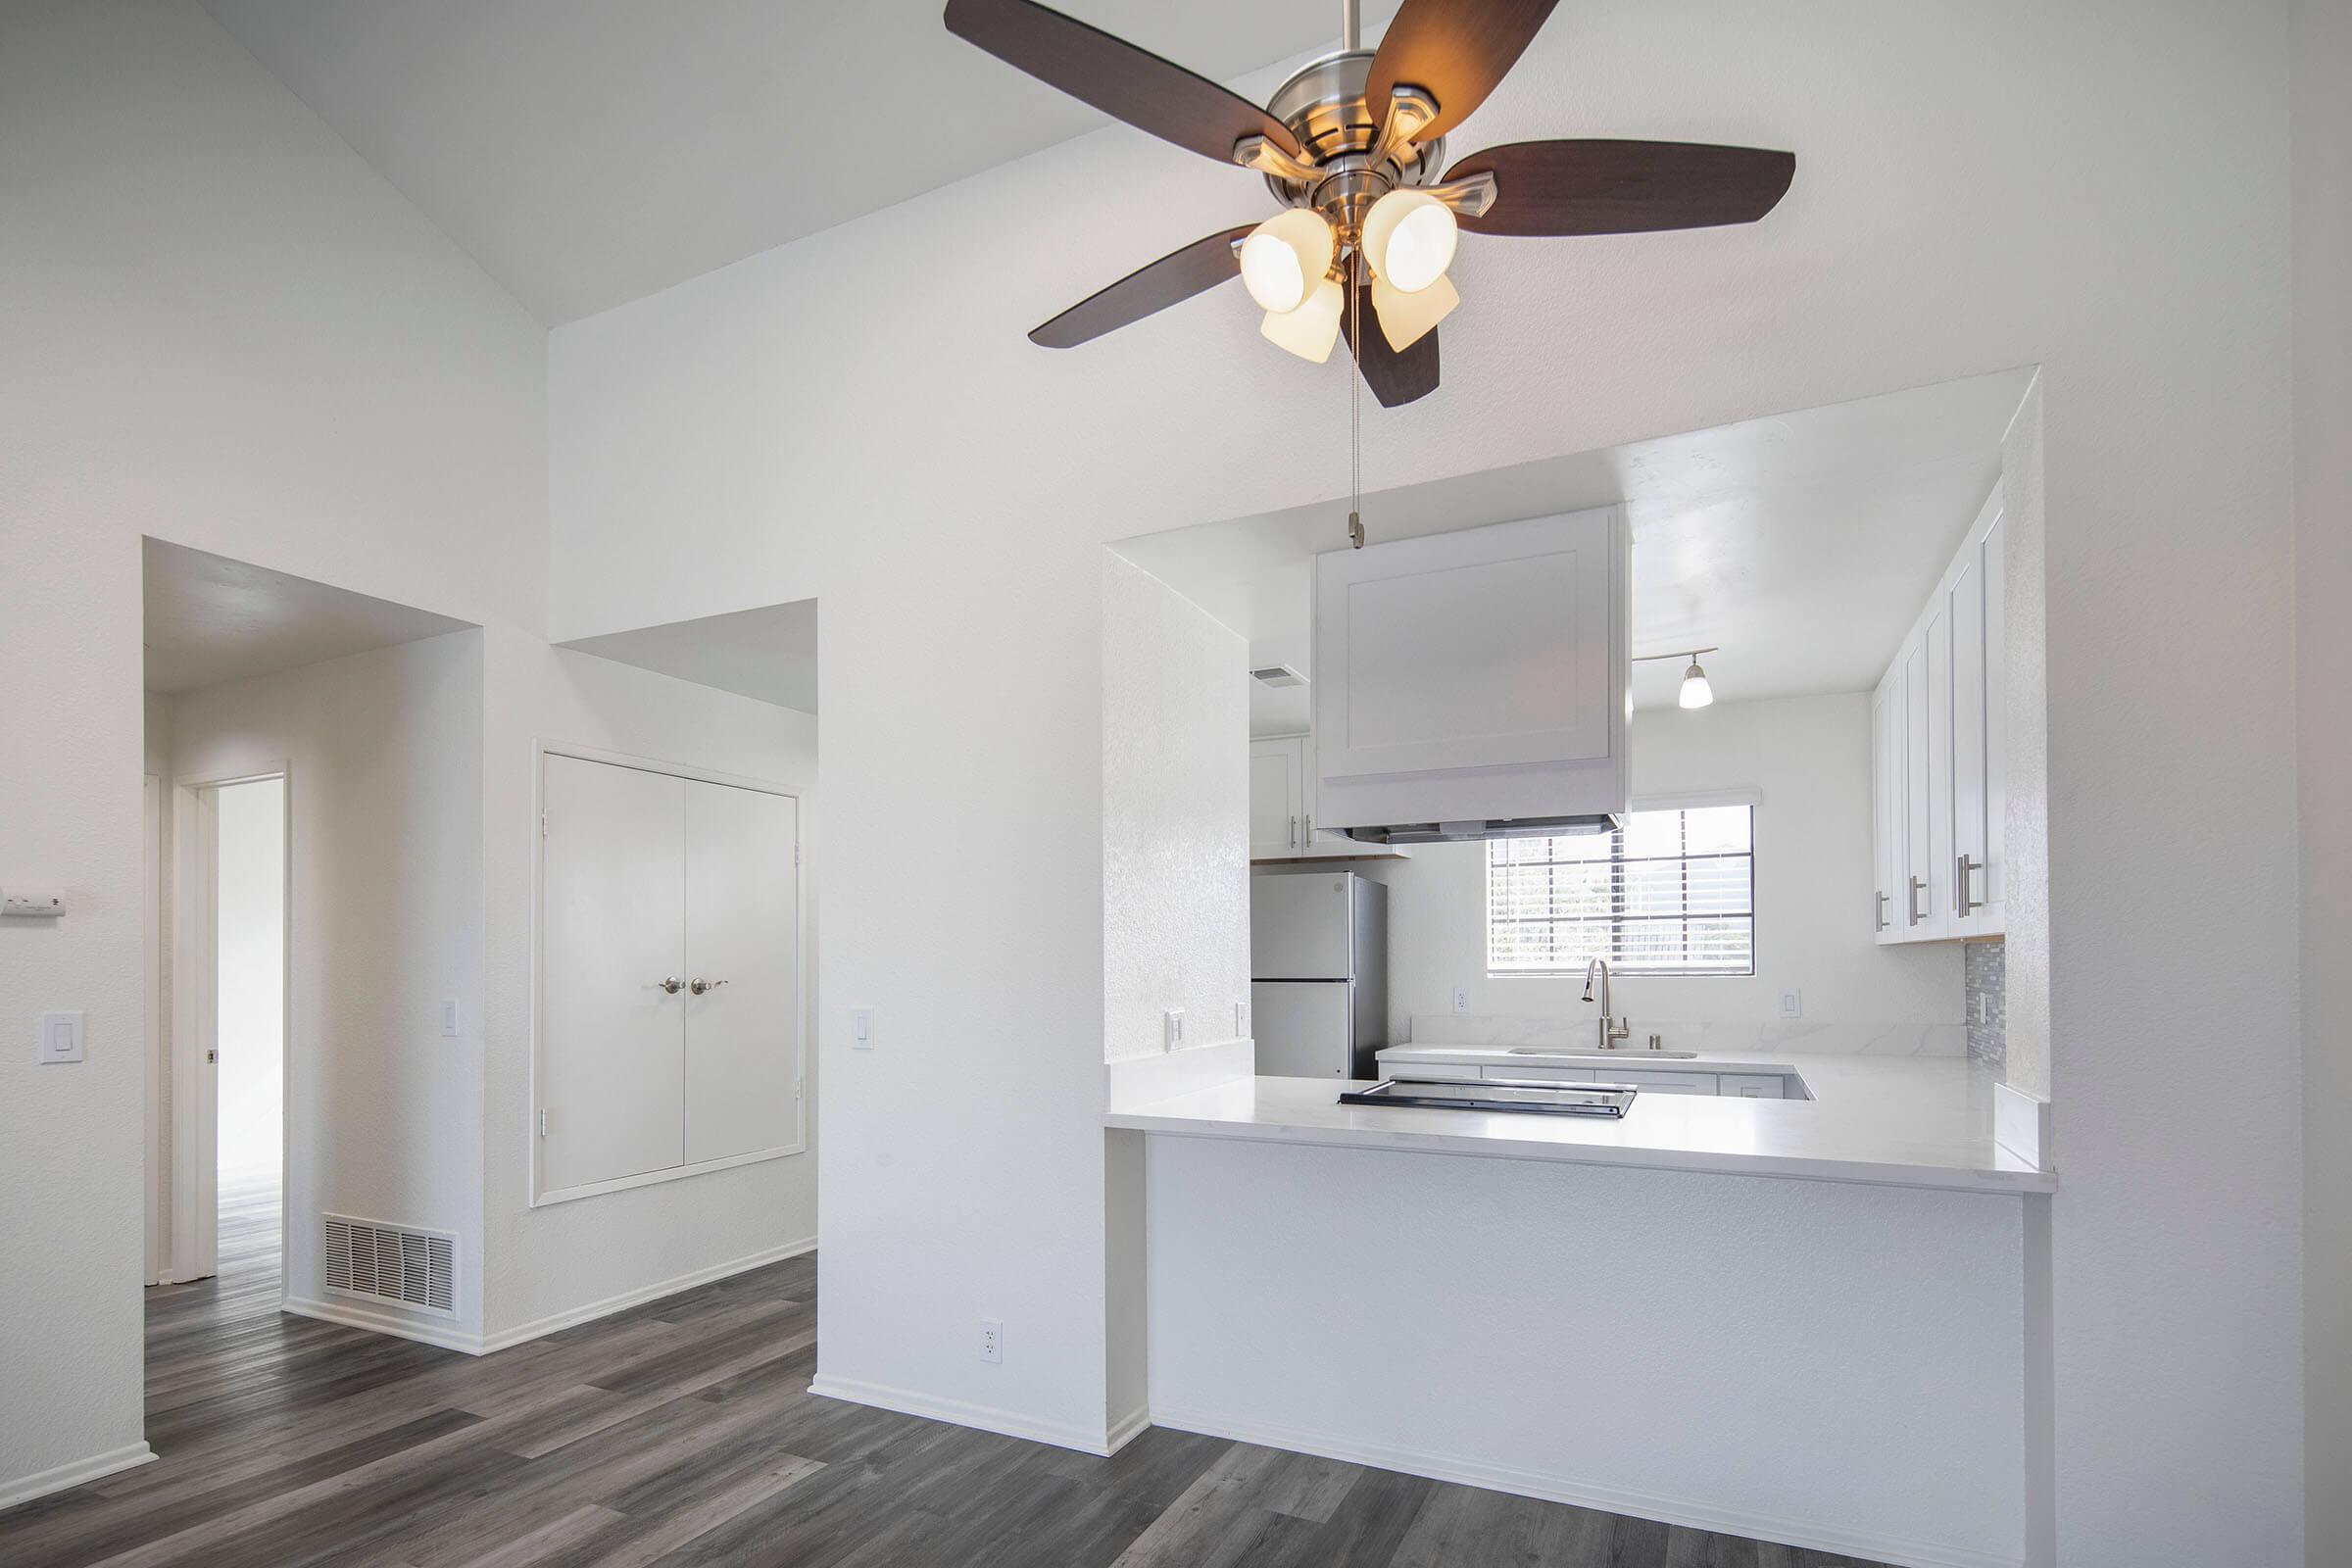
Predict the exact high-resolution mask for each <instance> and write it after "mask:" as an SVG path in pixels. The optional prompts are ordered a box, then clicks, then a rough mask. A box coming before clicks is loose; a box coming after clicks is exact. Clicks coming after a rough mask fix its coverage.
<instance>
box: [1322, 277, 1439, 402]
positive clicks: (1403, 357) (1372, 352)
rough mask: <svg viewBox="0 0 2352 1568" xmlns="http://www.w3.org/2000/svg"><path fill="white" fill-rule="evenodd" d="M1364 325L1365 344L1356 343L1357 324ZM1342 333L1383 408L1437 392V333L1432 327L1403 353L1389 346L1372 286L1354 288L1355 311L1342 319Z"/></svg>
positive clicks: (1367, 383) (1351, 311) (1358, 366)
mask: <svg viewBox="0 0 2352 1568" xmlns="http://www.w3.org/2000/svg"><path fill="white" fill-rule="evenodd" d="M1358 322H1360V323H1362V326H1363V342H1362V343H1361V344H1360V345H1359V344H1358V343H1357V342H1356V326H1357V323H1358ZM1340 330H1341V331H1342V332H1343V333H1345V334H1346V335H1347V338H1348V352H1350V353H1352V354H1354V355H1355V363H1356V368H1359V369H1361V370H1362V371H1363V372H1364V385H1366V386H1368V387H1370V388H1371V389H1372V395H1373V396H1374V397H1376V398H1378V399H1380V406H1381V407H1382V408H1384V409H1394V408H1397V406H1399V405H1400V404H1406V403H1411V402H1413V401H1414V400H1415V399H1417V398H1425V397H1427V396H1429V395H1430V394H1431V393H1432V392H1435V391H1436V390H1437V389H1438V331H1437V328H1436V327H1431V328H1430V329H1429V330H1428V331H1426V332H1424V333H1422V334H1421V335H1420V336H1419V337H1418V338H1415V339H1414V340H1413V346H1412V347H1411V348H1409V349H1406V350H1405V351H1404V352H1403V353H1402V354H1399V353H1397V351H1396V350H1395V349H1393V348H1391V347H1389V338H1388V334H1387V333H1385V332H1383V331H1382V330H1381V329H1380V319H1379V318H1378V317H1377V316H1375V315H1373V314H1372V289H1371V285H1369V284H1366V283H1358V284H1357V285H1356V286H1355V301H1354V305H1353V308H1352V309H1350V310H1348V311H1345V312H1343V313H1342V314H1341V316H1340Z"/></svg>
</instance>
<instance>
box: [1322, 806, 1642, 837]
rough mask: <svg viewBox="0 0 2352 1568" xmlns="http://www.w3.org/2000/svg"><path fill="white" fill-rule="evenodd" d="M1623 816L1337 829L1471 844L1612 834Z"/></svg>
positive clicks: (1351, 833)
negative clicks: (1495, 840) (1488, 841)
mask: <svg viewBox="0 0 2352 1568" xmlns="http://www.w3.org/2000/svg"><path fill="white" fill-rule="evenodd" d="M1623 822H1624V818H1623V817H1622V816H1620V815H1619V814H1618V813H1616V812H1613V811H1593V812H1591V813H1588V814H1584V815H1579V816H1506V817H1483V818H1473V819H1472V820H1470V821H1467V822H1390V823H1387V824H1385V825H1382V826H1377V827H1351V828H1344V829H1341V831H1342V832H1344V833H1346V834H1347V836H1348V837H1349V838H1351V839H1353V840H1355V841H1356V842H1357V843H1358V844H1475V843H1478V842H1480V841H1482V840H1485V839H1545V838H1568V837H1572V836H1574V835H1576V834H1579V833H1613V832H1615V831H1616V830H1617V828H1618V827H1619V826H1621V825H1622V824H1623Z"/></svg>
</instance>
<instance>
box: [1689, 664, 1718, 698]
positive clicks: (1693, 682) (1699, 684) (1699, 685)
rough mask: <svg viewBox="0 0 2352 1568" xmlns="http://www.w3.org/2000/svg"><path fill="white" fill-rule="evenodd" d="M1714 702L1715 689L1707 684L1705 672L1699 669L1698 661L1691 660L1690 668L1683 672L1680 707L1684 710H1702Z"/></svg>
mask: <svg viewBox="0 0 2352 1568" xmlns="http://www.w3.org/2000/svg"><path fill="white" fill-rule="evenodd" d="M1714 700H1715V688H1714V687H1712V686H1710V685H1708V684H1707V672H1706V671H1705V670H1703V669H1701V668H1699V667H1698V661H1697V660H1695V659H1693V660H1692V661H1691V667H1690V668H1689V669H1686V670H1684V671H1683V695H1682V699H1681V701H1682V705H1683V706H1684V707H1685V708H1704V707H1706V706H1707V705H1708V704H1709V703H1711V702H1713V701H1714Z"/></svg>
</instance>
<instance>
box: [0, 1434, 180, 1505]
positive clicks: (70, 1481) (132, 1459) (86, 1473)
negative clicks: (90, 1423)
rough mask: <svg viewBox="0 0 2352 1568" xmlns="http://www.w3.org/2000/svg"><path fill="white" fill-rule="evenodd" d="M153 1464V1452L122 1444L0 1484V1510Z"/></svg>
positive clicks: (134, 1444) (148, 1449) (140, 1445)
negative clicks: (123, 1471)
mask: <svg viewBox="0 0 2352 1568" xmlns="http://www.w3.org/2000/svg"><path fill="white" fill-rule="evenodd" d="M153 1463H155V1450H154V1449H153V1448H150V1447H149V1446H147V1445H145V1444H144V1443H130V1444H125V1445H123V1446H122V1447H120V1448H110V1449H109V1450H107V1451H106V1452H105V1453H93V1454H91V1455H90V1456H89V1457H88V1458H86V1459H75V1460H74V1461H73V1463H71V1464H61V1465H54V1466H52V1467H51V1468H49V1469H47V1470H39V1471H35V1472H34V1473H33V1474H31V1475H28V1476H19V1477H17V1479H16V1480H14V1481H0V1508H13V1507H15V1506H16V1505H17V1504H18V1503H20V1502H30V1501H31V1500H32V1499H33V1498H35V1497H46V1496H47V1495H49V1494H51V1493H52V1492H63V1491H65V1490H66V1489H67V1488H68V1487H78V1486H81V1485H83V1484H84V1483H85V1482H91V1481H96V1480H98V1479H99V1478H101V1477H103V1476H111V1475H113V1474H115V1473H116V1472H118V1471H122V1470H135V1469H136V1468H138V1467H139V1466H140V1465H143V1464H153Z"/></svg>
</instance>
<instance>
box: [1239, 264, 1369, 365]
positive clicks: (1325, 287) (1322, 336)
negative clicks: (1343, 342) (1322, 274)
mask: <svg viewBox="0 0 2352 1568" xmlns="http://www.w3.org/2000/svg"><path fill="white" fill-rule="evenodd" d="M1346 298H1347V295H1346V293H1345V292H1344V291H1343V290H1342V289H1341V287H1340V280H1339V279H1338V278H1336V277H1326V278H1323V279H1322V280H1321V281H1319V282H1317V283H1316V284H1315V286H1314V288H1313V289H1312V290H1311V291H1310V292H1309V293H1308V294H1307V296H1306V299H1305V301H1304V302H1303V303H1302V304H1300V305H1299V307H1298V308H1297V309H1295V310H1289V311H1268V312H1267V313H1266V319H1265V320H1264V321H1263V322H1262V323H1260V324H1259V326H1258V331H1260V332H1262V333H1264V334H1265V337H1266V341H1267V342H1269V343H1272V344H1274V345H1275V346H1276V347H1278V348H1283V349H1288V350H1289V351H1290V352H1291V353H1293V354H1296V355H1298V356H1299V358H1300V359H1302V360H1312V361H1313V362H1314V363H1315V364H1317V365H1321V364H1322V363H1323V362H1324V361H1325V360H1328V359H1330V358H1331V346H1332V344H1334V343H1336V342H1338V341H1339V336H1340V307H1341V305H1342V304H1343V302H1344V301H1345V300H1346Z"/></svg>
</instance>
